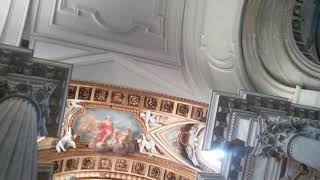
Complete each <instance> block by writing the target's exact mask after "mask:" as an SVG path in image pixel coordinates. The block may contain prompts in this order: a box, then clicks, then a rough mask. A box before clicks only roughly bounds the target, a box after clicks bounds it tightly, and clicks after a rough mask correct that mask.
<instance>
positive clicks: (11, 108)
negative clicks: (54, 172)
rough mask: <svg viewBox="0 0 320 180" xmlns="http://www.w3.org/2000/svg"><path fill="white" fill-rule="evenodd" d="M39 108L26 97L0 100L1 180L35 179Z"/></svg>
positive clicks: (11, 97) (17, 96) (9, 97)
mask: <svg viewBox="0 0 320 180" xmlns="http://www.w3.org/2000/svg"><path fill="white" fill-rule="evenodd" d="M39 118H40V111H39V108H38V105H37V104H36V103H35V102H34V101H33V100H32V99H30V98H28V97H25V96H19V95H15V96H8V97H6V98H3V99H1V100H0V159H1V162H0V179H24V180H35V179H36V173H37V142H36V141H37V121H39Z"/></svg>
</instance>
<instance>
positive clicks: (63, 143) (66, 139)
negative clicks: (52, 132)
mask: <svg viewBox="0 0 320 180" xmlns="http://www.w3.org/2000/svg"><path fill="white" fill-rule="evenodd" d="M75 138H76V135H75V134H74V135H72V129H71V127H68V128H67V129H66V133H65V135H64V136H63V137H62V138H61V139H60V140H59V141H58V143H57V145H56V150H57V152H58V153H61V150H62V151H66V149H65V148H66V147H68V146H71V147H73V148H76V143H75V142H74V139H75Z"/></svg>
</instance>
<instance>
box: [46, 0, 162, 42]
mask: <svg viewBox="0 0 320 180" xmlns="http://www.w3.org/2000/svg"><path fill="white" fill-rule="evenodd" d="M160 1H163V2H160ZM166 1H167V0H155V5H154V8H153V9H154V12H153V14H152V15H149V16H148V17H153V18H154V19H153V23H156V25H154V27H156V29H154V31H152V28H150V27H149V25H147V24H142V23H139V22H137V20H136V19H135V18H134V17H132V16H131V17H129V18H128V20H127V21H128V24H127V25H126V26H123V27H120V26H118V27H117V25H115V24H113V22H108V21H107V20H105V19H103V18H102V16H101V14H100V13H101V12H100V11H99V10H97V9H96V8H91V7H86V6H83V5H79V4H78V3H79V2H78V3H75V2H73V1H71V2H70V0H57V1H56V7H58V9H57V10H56V12H55V13H57V12H61V13H65V14H68V15H72V16H77V17H82V16H86V15H87V16H89V17H91V18H92V21H93V22H95V23H96V24H97V26H98V27H100V28H101V29H103V30H105V31H111V32H116V33H129V32H130V31H132V30H133V29H135V28H141V29H143V30H144V31H145V32H146V33H152V34H156V35H160V36H164V23H165V18H164V17H163V16H162V14H166V12H159V11H160V9H163V7H159V5H160V4H166ZM80 3H81V2H80ZM99 5H100V6H101V4H99ZM164 9H165V8H164ZM53 19H54V17H52V20H53ZM138 21H139V20H138ZM52 23H54V22H52Z"/></svg>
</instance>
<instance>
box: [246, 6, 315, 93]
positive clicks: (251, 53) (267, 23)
mask: <svg viewBox="0 0 320 180" xmlns="http://www.w3.org/2000/svg"><path fill="white" fill-rule="evenodd" d="M295 3H296V1H285V2H284V1H283V2H279V1H276V0H271V1H254V0H248V1H247V2H246V4H245V6H244V10H243V21H242V30H241V31H242V32H241V34H242V54H243V59H244V64H245V66H246V70H247V72H248V76H249V78H250V79H251V81H252V83H253V84H254V86H255V88H256V89H257V90H258V91H259V92H261V93H266V94H271V95H277V96H281V97H286V98H289V99H293V97H294V94H295V87H296V86H297V85H303V86H304V88H306V89H310V90H319V86H318V84H319V81H320V79H319V73H320V71H319V67H320V66H319V64H316V63H314V62H312V61H310V60H308V59H307V58H306V57H304V55H303V54H302V53H301V52H300V50H299V49H298V47H297V45H296V43H295V41H294V38H293V37H294V36H293V32H292V16H293V10H294V9H293V8H294V5H295ZM271 6H272V7H275V8H272V9H270V8H269V7H271ZM271 19H272V20H271ZM261 22H262V23H261ZM257 34H259V36H257ZM289 69H290V70H289ZM286 70H287V71H286Z"/></svg>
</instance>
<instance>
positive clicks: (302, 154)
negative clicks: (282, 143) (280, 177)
mask: <svg viewBox="0 0 320 180" xmlns="http://www.w3.org/2000/svg"><path fill="white" fill-rule="evenodd" d="M288 155H289V157H291V158H293V159H295V160H296V161H299V162H301V163H303V164H305V165H307V166H310V167H312V168H314V169H317V170H319V171H320V141H319V140H315V139H311V138H308V137H305V136H302V135H296V136H293V137H292V138H291V139H290V142H289V144H288Z"/></svg>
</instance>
